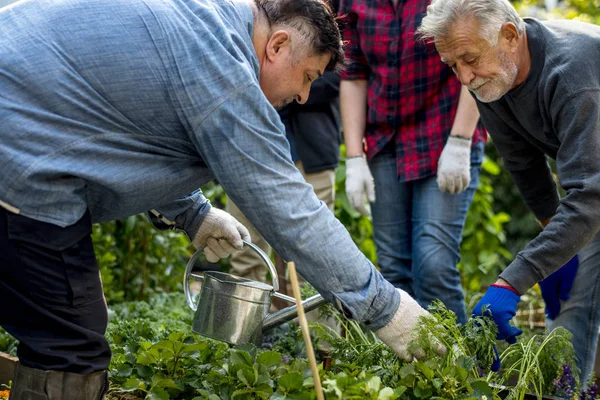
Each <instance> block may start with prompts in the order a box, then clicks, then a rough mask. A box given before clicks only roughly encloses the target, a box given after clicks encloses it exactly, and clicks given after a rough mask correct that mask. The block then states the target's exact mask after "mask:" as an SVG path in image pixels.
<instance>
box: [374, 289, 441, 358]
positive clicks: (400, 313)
mask: <svg viewBox="0 0 600 400" xmlns="http://www.w3.org/2000/svg"><path fill="white" fill-rule="evenodd" d="M397 290H398V292H399V293H400V306H399V307H398V310H397V311H396V313H395V314H394V316H393V317H392V319H391V320H390V322H388V324H387V325H385V326H384V327H383V328H381V329H378V330H377V331H376V332H375V335H376V336H377V337H378V338H379V339H380V340H381V341H382V342H383V343H385V344H387V345H388V346H390V348H391V349H392V350H393V351H394V353H396V355H398V357H400V358H402V359H403V360H405V361H408V362H410V361H412V360H413V358H417V359H421V358H423V357H425V352H424V351H423V350H422V349H414V350H411V349H410V348H409V346H408V345H409V342H410V341H411V339H412V337H411V332H412V330H413V329H414V328H415V327H416V326H417V324H418V323H419V318H420V317H421V316H422V315H427V314H428V312H427V311H426V310H425V309H424V308H423V307H421V306H420V305H419V303H417V302H416V301H415V300H414V299H413V298H412V297H410V295H409V294H408V293H406V292H405V291H404V290H401V289H397ZM432 345H433V347H434V349H435V352H436V353H438V354H439V355H443V354H445V353H446V348H445V347H444V346H443V345H442V344H441V343H439V342H435V341H434V342H433V343H432Z"/></svg>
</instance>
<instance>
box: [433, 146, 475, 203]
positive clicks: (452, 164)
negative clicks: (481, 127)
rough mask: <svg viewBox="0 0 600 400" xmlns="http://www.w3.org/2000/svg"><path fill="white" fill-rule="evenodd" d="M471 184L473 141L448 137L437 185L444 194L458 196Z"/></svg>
mask: <svg viewBox="0 0 600 400" xmlns="http://www.w3.org/2000/svg"><path fill="white" fill-rule="evenodd" d="M469 182H471V139H466V138H464V139H462V138H459V137H456V136H450V137H448V142H446V145H445V146H444V149H443V150H442V155H441V156H440V159H439V161H438V171H437V183H438V186H439V188H440V190H441V191H442V192H448V193H450V194H456V193H460V192H462V191H464V190H465V189H466V188H467V187H468V186H469Z"/></svg>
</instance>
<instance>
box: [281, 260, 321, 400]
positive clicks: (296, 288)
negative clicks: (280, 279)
mask: <svg viewBox="0 0 600 400" xmlns="http://www.w3.org/2000/svg"><path fill="white" fill-rule="evenodd" d="M288 271H289V272H290V280H291V281H292V291H293V292H294V297H295V298H296V306H297V308H298V321H300V328H301V330H302V336H303V337H304V344H305V345H306V354H307V355H308V361H309V363H310V370H311V371H312V375H313V379H314V381H315V392H316V393H317V400H323V399H324V397H323V388H322V387H321V378H320V377H319V370H318V369H317V359H316V357H315V351H314V349H313V346H312V342H311V340H310V332H309V331H308V322H307V321H306V315H305V314H304V307H303V306H302V296H300V285H299V284H298V275H297V274H296V264H294V262H293V261H290V262H289V263H288Z"/></svg>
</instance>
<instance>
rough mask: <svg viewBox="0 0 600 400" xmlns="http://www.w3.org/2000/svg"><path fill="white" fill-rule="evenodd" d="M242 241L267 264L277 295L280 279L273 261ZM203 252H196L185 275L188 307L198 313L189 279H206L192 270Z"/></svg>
mask: <svg viewBox="0 0 600 400" xmlns="http://www.w3.org/2000/svg"><path fill="white" fill-rule="evenodd" d="M242 241H243V242H244V247H249V248H251V249H252V250H254V251H255V252H256V253H257V254H258V256H259V257H260V258H261V260H263V262H264V263H265V264H267V267H269V271H271V277H272V278H273V290H274V291H275V293H277V291H278V290H279V279H278V277H277V270H276V269H275V266H274V265H273V263H272V262H271V259H270V258H269V257H267V255H266V254H265V253H264V251H262V250H261V249H260V248H259V247H258V246H256V245H255V244H252V243H250V242H247V241H245V240H242ZM203 252H204V248H200V249H198V250H196V252H195V253H194V254H193V255H192V257H191V258H190V260H189V261H188V263H187V265H186V267H185V274H184V275H183V291H184V293H185V298H186V300H187V303H188V306H190V308H191V309H192V310H194V311H196V305H195V304H194V301H193V299H192V293H191V292H190V285H189V279H190V278H194V279H196V280H203V279H204V276H202V275H196V274H192V269H193V268H194V265H195V264H196V261H197V260H198V257H200V255H201V254H202V253H203Z"/></svg>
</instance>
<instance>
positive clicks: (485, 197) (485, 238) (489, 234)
mask: <svg viewBox="0 0 600 400" xmlns="http://www.w3.org/2000/svg"><path fill="white" fill-rule="evenodd" d="M499 174H500V167H499V166H498V164H497V163H496V162H495V161H494V160H492V159H490V158H489V157H487V155H486V156H485V157H484V160H483V163H482V170H481V173H480V175H479V186H478V187H477V190H476V192H475V196H474V198H473V202H472V203H471V207H470V209H469V214H468V215H467V220H466V222H465V228H464V231H463V239H462V243H461V261H460V263H459V265H458V268H459V270H460V271H461V277H462V280H463V286H464V287H465V288H466V289H467V290H471V291H477V290H479V289H480V288H481V287H482V286H487V285H490V284H491V283H493V282H494V281H495V280H496V278H497V277H498V274H499V273H500V272H501V271H502V270H503V269H504V268H505V267H506V265H507V261H510V260H511V259H512V255H511V254H510V252H509V251H508V250H507V249H506V248H505V244H506V235H505V233H504V225H505V224H506V223H507V222H508V221H509V220H510V216H509V215H508V214H507V213H505V212H495V211H494V202H495V197H494V191H495V186H494V184H493V179H494V178H495V177H497V176H498V175H499Z"/></svg>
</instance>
